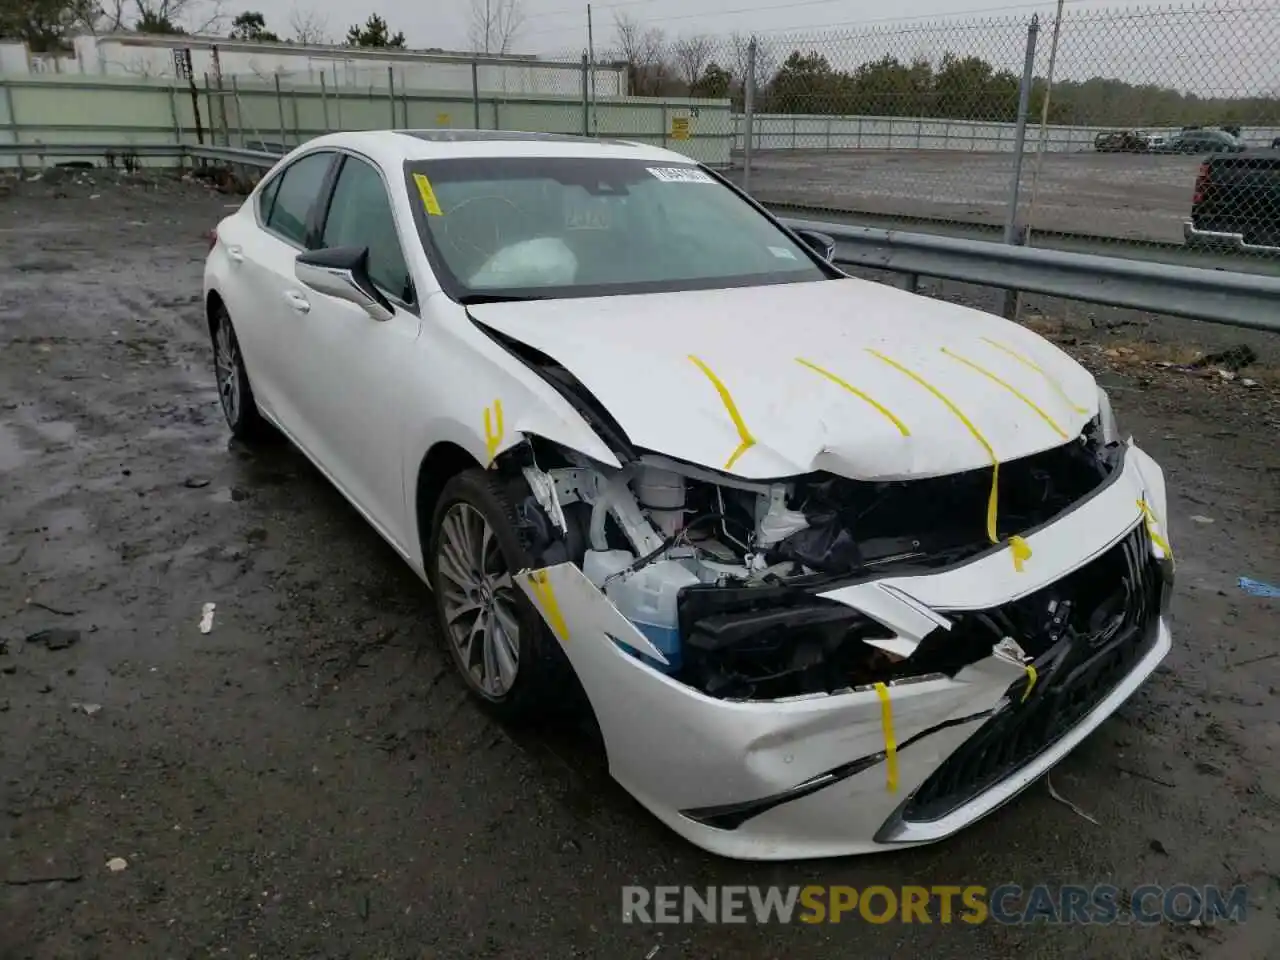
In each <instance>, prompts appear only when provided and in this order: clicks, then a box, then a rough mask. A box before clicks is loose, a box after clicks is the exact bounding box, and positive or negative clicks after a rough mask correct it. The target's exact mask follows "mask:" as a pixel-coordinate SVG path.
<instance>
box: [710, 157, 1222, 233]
mask: <svg viewBox="0 0 1280 960" xmlns="http://www.w3.org/2000/svg"><path fill="white" fill-rule="evenodd" d="M1013 159H1014V158H1013V154H1009V153H961V152H955V151H948V150H844V151H840V150H835V151H831V152H829V153H828V152H824V151H820V150H796V151H792V150H773V151H765V152H763V153H761V154H758V155H756V156H755V157H753V159H752V172H751V192H752V194H753V195H754V196H755V197H756V198H757V199H759V200H762V201H764V202H766V203H769V202H772V203H795V204H803V205H806V206H815V207H829V208H831V209H833V210H852V211H856V212H859V213H875V214H884V215H892V216H907V217H930V218H934V219H940V220H954V221H959V222H961V223H983V224H991V225H1003V224H1004V221H1005V210H1006V208H1007V206H1008V203H1009V182H1010V178H1011V177H1012V176H1013ZM1199 165H1200V158H1199V157H1186V156H1175V155H1159V154H1125V153H1051V154H1046V155H1045V160H1044V166H1043V168H1042V170H1041V171H1040V180H1039V185H1038V186H1037V188H1036V198H1035V209H1034V216H1033V217H1031V219H1030V222H1031V224H1032V226H1033V227H1034V228H1035V229H1038V230H1047V231H1057V232H1064V233H1078V234H1085V235H1089V236H1099V237H1114V238H1116V239H1124V240H1158V241H1164V242H1170V243H1181V242H1182V222H1183V220H1185V219H1186V218H1187V215H1188V214H1189V213H1190V212H1191V192H1192V187H1193V186H1194V184H1195V179H1196V168H1197V167H1199ZM1034 168H1035V158H1034V156H1032V155H1028V156H1027V158H1026V160H1025V162H1024V165H1023V172H1022V187H1023V194H1022V204H1023V209H1024V211H1026V210H1028V208H1029V205H1030V200H1031V180H1032V172H1033V170H1034ZM734 176H735V177H737V178H739V179H740V178H741V171H740V170H739V171H735V173H734ZM1022 222H1024V223H1025V222H1028V217H1027V214H1026V213H1025V212H1024V216H1023V221H1022Z"/></svg>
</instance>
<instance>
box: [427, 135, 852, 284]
mask: <svg viewBox="0 0 1280 960" xmlns="http://www.w3.org/2000/svg"><path fill="white" fill-rule="evenodd" d="M408 173H409V189H410V192H411V196H412V197H413V198H414V200H415V206H417V207H418V208H419V209H418V210H417V211H416V212H417V214H418V215H417V217H416V219H417V222H418V225H419V228H420V229H421V230H422V231H423V238H422V239H423V242H424V244H425V245H426V247H427V252H428V254H429V255H430V256H431V259H432V264H433V266H434V267H435V269H436V271H437V273H438V274H439V275H440V281H441V284H442V286H443V287H444V288H445V290H446V292H448V293H449V294H450V295H451V296H453V297H454V298H455V299H459V300H481V299H491V298H523V297H538V298H556V297H584V296H608V295H611V294H625V293H653V292H663V291H673V290H697V289H710V288H715V287H738V286H755V285H762V284H773V283H788V282H797V281H805V280H822V279H825V278H827V277H828V276H830V275H831V274H829V273H828V272H827V271H825V270H824V269H823V268H822V266H820V262H819V261H817V260H816V259H815V257H814V256H813V255H812V254H810V253H809V252H808V251H806V250H805V249H803V248H802V247H801V246H800V245H799V244H797V243H796V242H794V241H793V240H792V239H791V238H790V237H789V236H788V235H787V234H786V233H784V232H782V230H780V229H779V228H778V227H776V226H774V224H773V223H771V222H770V221H769V220H768V219H767V218H766V217H764V216H762V215H761V214H760V213H759V212H758V211H756V210H755V209H754V208H752V206H751V205H750V204H749V203H747V202H745V201H744V200H743V199H742V198H741V197H740V196H738V194H737V193H735V192H734V191H733V190H732V189H730V188H729V187H727V186H725V185H724V184H723V183H721V182H719V181H718V180H716V179H715V178H714V177H712V176H710V175H709V174H708V173H706V172H705V171H704V170H701V169H699V168H698V167H696V166H692V165H688V164H683V165H677V164H671V163H665V162H661V161H641V160H619V159H609V158H582V157H468V158H465V159H461V158H460V159H451V160H441V161H433V162H424V163H413V164H409V165H408Z"/></svg>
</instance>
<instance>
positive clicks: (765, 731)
mask: <svg viewBox="0 0 1280 960" xmlns="http://www.w3.org/2000/svg"><path fill="white" fill-rule="evenodd" d="M517 579H518V582H519V583H520V585H521V587H522V588H523V589H524V590H525V592H526V594H527V595H528V596H529V598H530V600H531V601H532V602H533V603H534V604H535V605H537V606H538V609H539V610H542V611H543V612H544V615H545V613H546V609H547V608H546V606H545V604H546V599H547V596H548V595H549V594H550V595H553V596H554V601H553V602H554V604H555V606H556V608H557V609H558V610H559V611H560V614H561V615H562V616H563V618H564V620H565V622H566V623H567V624H571V627H570V629H569V631H568V634H567V636H566V637H565V639H564V651H565V653H566V655H567V656H568V658H569V660H570V662H571V663H572V664H573V667H574V670H575V672H576V673H577V674H578V676H579V678H580V679H581V681H582V683H583V686H584V688H585V689H586V691H587V694H588V697H589V698H590V699H591V703H592V707H593V709H594V711H595V714H596V718H597V720H598V722H599V725H600V730H601V733H602V735H603V738H604V741H605V745H606V750H607V752H608V758H609V767H610V771H611V773H612V775H613V776H614V777H615V779H617V780H618V781H619V783H621V784H622V785H623V786H624V787H625V788H626V789H627V790H628V791H630V792H631V793H632V794H633V795H634V796H636V798H637V799H639V800H640V801H641V802H642V803H643V804H644V805H645V806H646V807H648V808H649V809H650V810H651V811H652V812H653V813H654V814H655V815H656V816H658V817H659V818H660V819H662V820H663V821H664V822H665V823H667V824H668V825H669V826H670V827H672V829H674V830H675V831H676V832H678V833H680V834H682V835H683V836H685V837H687V838H688V839H689V840H691V841H692V842H694V843H696V844H697V845H699V846H701V847H703V848H704V849H708V850H712V851H714V852H717V853H721V854H724V855H727V856H734V857H741V858H746V859H790V858H800V857H819V856H837V855H845V854H852V853H865V852H869V851H872V850H875V849H881V848H883V847H884V846H885V845H890V844H898V843H913V842H924V841H927V840H935V839H939V838H940V837H942V836H946V835H948V834H950V833H953V832H955V830H958V829H960V828H961V827H962V826H965V825H967V824H968V823H970V822H972V821H973V820H976V819H978V818H979V817H981V816H983V815H985V814H986V813H987V812H989V811H990V810H992V809H994V808H995V807H996V806H998V805H999V804H1000V803H1003V802H1004V801H1005V800H1007V799H1008V798H1009V797H1010V796H1012V795H1013V794H1014V793H1016V792H1017V791H1018V790H1020V789H1021V788H1022V787H1024V786H1026V784H1027V783H1030V782H1031V780H1033V779H1034V778H1035V777H1036V776H1039V774H1040V773H1041V772H1043V770H1044V769H1047V768H1048V766H1049V765H1051V764H1052V763H1054V762H1056V761H1057V759H1059V758H1060V757H1061V756H1062V755H1064V754H1065V753H1066V752H1067V751H1068V750H1069V749H1070V748H1071V747H1072V746H1074V744H1075V743H1076V742H1078V741H1079V739H1081V738H1083V737H1084V736H1085V735H1086V734H1087V733H1088V732H1089V731H1090V730H1092V729H1093V728H1094V727H1096V726H1097V724H1098V723H1100V722H1101V720H1102V719H1103V718H1105V716H1106V715H1109V713H1110V712H1112V711H1113V710H1114V709H1115V707H1116V706H1117V705H1118V704H1119V702H1121V701H1122V700H1123V699H1124V698H1125V697H1127V696H1128V695H1129V694H1130V693H1131V692H1132V691H1133V689H1135V688H1136V687H1137V685H1138V684H1139V683H1141V681H1142V680H1143V679H1145V677H1146V675H1147V674H1149V673H1150V671H1151V670H1152V669H1154V667H1155V665H1156V663H1158V662H1159V660H1160V658H1162V657H1163V655H1164V653H1165V652H1166V651H1167V649H1168V637H1167V631H1165V630H1164V627H1163V624H1161V625H1160V626H1159V628H1158V630H1159V633H1158V637H1157V638H1156V640H1155V641H1154V642H1153V643H1152V645H1151V646H1150V647H1149V649H1147V650H1146V652H1145V655H1144V656H1143V657H1142V658H1141V659H1140V660H1139V661H1138V662H1137V663H1136V664H1135V665H1134V667H1133V669H1131V670H1130V671H1129V672H1128V673H1127V674H1126V675H1125V676H1124V677H1123V678H1121V680H1120V682H1119V683H1118V684H1117V685H1115V686H1114V687H1112V688H1111V689H1110V690H1109V691H1108V694H1107V697H1108V698H1107V699H1106V700H1104V701H1102V702H1100V703H1099V704H1098V705H1097V706H1096V707H1095V708H1094V709H1093V710H1092V711H1091V712H1089V713H1088V714H1086V715H1085V716H1084V717H1083V718H1082V719H1081V720H1080V722H1079V723H1077V724H1076V725H1075V726H1074V727H1072V729H1071V730H1070V731H1068V732H1067V734H1066V735H1064V736H1063V737H1062V738H1061V739H1059V740H1058V741H1057V742H1055V743H1053V744H1050V745H1048V748H1047V749H1046V750H1045V751H1043V752H1041V753H1039V754H1037V755H1036V756H1035V757H1033V758H1031V760H1030V762H1029V764H1028V765H1027V766H1026V767H1024V768H1020V769H1019V770H1015V771H1012V772H1011V773H1010V774H1009V775H1008V776H1006V777H1005V778H1003V779H1001V780H1000V781H998V782H996V783H994V784H992V785H991V786H990V787H989V788H987V789H986V790H985V791H984V793H983V794H982V795H981V796H979V797H977V798H970V799H969V800H968V801H967V802H966V803H965V804H964V805H962V806H960V807H957V808H955V809H952V810H950V811H948V812H947V813H946V814H945V815H944V816H943V817H942V818H939V819H938V820H936V821H934V822H932V823H930V822H921V823H914V822H912V821H910V820H908V819H906V818H905V817H904V816H903V813H902V810H901V809H900V808H902V807H903V804H904V800H906V799H907V798H909V797H911V796H912V795H913V794H914V793H915V792H916V791H917V790H918V789H919V788H920V786H921V785H922V784H924V783H926V782H927V781H928V779H929V778H930V777H931V775H933V774H934V773H935V772H936V771H937V770H938V769H940V768H941V767H942V765H943V764H944V763H945V762H946V760H947V759H948V757H950V756H952V755H953V754H954V753H955V752H956V751H957V749H958V748H960V747H961V746H962V745H963V744H964V743H965V742H966V741H967V740H968V739H969V738H970V737H971V736H973V735H974V733H975V732H976V731H978V730H980V729H981V728H982V726H983V725H984V724H985V723H989V722H991V718H992V717H994V716H998V715H999V714H1000V712H1001V711H1003V710H1012V709H1016V707H1015V706H1014V705H1013V702H1012V698H1013V692H1016V691H1014V690H1013V688H1016V687H1017V686H1018V685H1019V684H1021V683H1024V682H1025V671H1024V668H1023V667H1022V666H1019V665H1015V664H1013V663H1010V662H1009V661H1008V660H1005V659H1001V658H996V657H988V658H985V659H984V660H982V661H980V662H978V663H975V664H972V665H970V666H968V667H965V668H963V669H962V670H960V671H959V672H958V673H957V674H956V675H955V676H954V677H947V676H930V677H922V678H916V679H912V680H907V681H903V682H900V683H891V684H886V685H885V686H884V689H885V690H886V691H887V698H888V701H889V705H890V706H889V709H890V711H891V727H892V738H893V742H892V743H890V742H888V741H887V738H886V724H885V714H884V709H883V703H882V700H881V696H880V693H879V691H878V690H877V689H875V688H859V689H854V690H847V691H844V692H840V693H835V694H820V695H815V696H808V697H801V698H795V699H789V700H780V701H769V702H738V701H726V700H721V699H717V698H714V697H710V696H707V695H705V694H701V693H699V692H698V691H696V690H694V689H692V688H690V687H688V686H686V685H685V684H682V683H680V682H679V681H677V680H675V679H673V678H671V677H669V676H666V675H664V674H662V673H660V672H658V671H656V670H654V669H653V668H652V667H650V666H649V665H647V664H646V663H644V662H643V661H642V660H640V659H638V658H636V657H634V656H631V655H629V654H628V653H626V652H625V649H624V648H625V647H626V646H630V645H639V644H640V643H641V642H642V639H643V638H641V637H639V636H638V635H637V634H638V631H637V630H636V628H635V627H634V626H633V625H632V624H631V623H630V622H629V621H628V620H627V619H626V618H625V617H623V616H622V615H621V614H620V613H619V612H618V611H617V609H616V608H615V607H614V606H613V605H612V604H611V603H610V602H609V601H608V599H607V598H606V597H605V596H604V595H603V594H602V593H601V592H600V591H599V590H597V589H596V588H595V586H594V585H593V584H592V583H591V582H590V581H589V580H587V578H586V577H585V576H584V575H583V574H582V572H581V571H580V570H578V569H577V568H576V567H575V566H574V565H572V564H568V563H566V564H560V565H558V566H556V567H551V568H548V569H544V570H539V571H526V572H525V573H523V574H522V575H520V576H519V577H518V578H517ZM539 581H541V583H542V584H543V585H544V586H543V588H542V590H541V592H540V591H539V590H538V589H537V588H536V587H535V584H536V583H538V582H539ZM1152 629H1156V628H1155V627H1154V625H1153V627H1152ZM890 750H892V751H893V754H894V756H893V762H892V767H893V768H894V769H893V782H892V783H891V782H890V778H889V767H890V766H891V764H890V762H889V758H888V756H887V754H888V752H889V751H890ZM848 768H853V772H846V770H847V769H848Z"/></svg>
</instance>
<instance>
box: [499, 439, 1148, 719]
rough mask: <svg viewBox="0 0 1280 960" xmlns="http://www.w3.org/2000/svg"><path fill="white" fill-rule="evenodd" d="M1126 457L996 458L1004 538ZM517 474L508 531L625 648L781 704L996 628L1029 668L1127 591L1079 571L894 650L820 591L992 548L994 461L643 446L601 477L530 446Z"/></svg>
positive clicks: (1102, 628)
mask: <svg viewBox="0 0 1280 960" xmlns="http://www.w3.org/2000/svg"><path fill="white" fill-rule="evenodd" d="M1122 457H1123V453H1122V448H1121V447H1119V446H1118V445H1114V444H1111V445H1106V444H1103V443H1102V442H1101V441H1100V438H1099V437H1098V436H1097V432H1096V431H1093V430H1090V431H1086V432H1085V434H1084V435H1082V436H1081V437H1080V438H1079V439H1078V440H1076V441H1074V442H1072V443H1069V444H1065V445H1063V446H1061V447H1057V448H1054V449H1051V450H1047V451H1044V452H1042V453H1040V454H1036V455H1034V456H1031V457H1026V458H1023V459H1022V460H1018V461H1009V462H1006V463H1002V464H1001V465H1000V471H999V486H998V491H997V493H998V501H999V510H998V513H997V517H998V522H999V527H998V533H999V535H1000V537H1007V536H1009V535H1011V534H1015V533H1024V532H1026V531H1029V530H1033V529H1034V528H1036V527H1037V526H1040V525H1042V524H1045V523H1048V522H1050V521H1052V520H1053V519H1054V518H1055V517H1057V516H1058V515H1059V514H1061V513H1062V511H1064V510H1065V509H1067V508H1068V507H1070V506H1071V505H1072V504H1075V503H1077V502H1079V500H1081V499H1082V498H1083V497H1086V496H1088V495H1089V494H1090V493H1091V492H1093V491H1094V490H1096V489H1097V488H1098V487H1099V486H1100V485H1101V484H1102V483H1103V482H1104V481H1105V480H1106V479H1107V477H1108V476H1110V475H1111V474H1112V473H1113V472H1114V471H1115V470H1116V469H1117V467H1118V466H1119V464H1120V462H1121V459H1122ZM515 462H516V461H515V460H512V461H509V462H508V463H509V465H514V464H515ZM502 466H503V468H504V469H508V464H503V465H502ZM511 472H512V474H513V482H514V483H516V484H518V485H519V486H520V487H521V488H523V489H524V490H525V491H526V492H524V493H521V494H520V495H519V496H518V497H516V500H517V503H518V509H517V514H518V518H519V523H520V532H521V536H522V537H523V538H524V540H525V542H526V544H527V545H528V546H529V549H530V552H531V554H532V555H533V556H534V557H535V558H537V560H538V562H539V563H541V564H543V565H550V564H554V563H560V562H564V561H566V560H567V561H571V562H573V563H576V564H578V565H579V566H580V567H582V569H583V572H584V573H585V574H586V576H587V577H588V579H589V580H591V582H592V583H594V584H595V585H596V587H597V588H598V589H600V590H602V591H603V592H604V593H605V595H606V596H607V597H608V598H609V600H610V601H611V602H612V603H613V604H614V606H616V607H617V608H618V610H619V612H621V613H622V614H623V616H625V617H626V618H627V619H628V620H629V621H630V622H631V623H632V624H634V625H635V627H636V629H637V630H638V631H639V632H640V633H641V634H642V635H643V636H644V638H645V639H646V640H647V641H648V644H650V645H651V646H648V647H646V650H645V651H633V652H634V653H636V655H637V656H641V657H642V658H643V659H647V660H648V661H649V662H650V663H651V665H652V666H654V667H656V668H657V669H659V670H662V671H663V672H665V673H668V674H670V675H672V676H674V677H676V678H678V679H680V680H681V681H683V682H685V683H688V684H690V685H692V686H695V687H697V688H698V689H701V690H703V691H704V692H706V693H708V694H711V695H714V696H720V697H726V698H746V699H775V698H778V697H787V696H800V695H805V694H812V693H816V692H822V691H827V692H830V691H834V690H838V689H845V688H851V687H855V686H859V685H863V684H866V683H871V682H877V681H889V680H895V679H901V678H903V677H915V676H920V675H922V674H927V673H945V674H951V675H954V673H955V672H956V671H958V670H959V669H961V668H963V667H964V666H966V665H968V664H970V663H974V662H976V661H977V660H979V659H981V658H983V657H985V656H989V655H991V653H992V651H993V649H995V648H1001V645H1002V644H1004V649H1006V650H1007V648H1008V643H1007V642H1006V641H1007V640H1008V638H1017V640H1018V643H1020V644H1022V646H1023V649H1024V653H1023V654H1022V656H1024V657H1025V658H1027V662H1030V661H1031V660H1033V659H1034V658H1035V657H1037V656H1038V655H1040V654H1041V653H1042V652H1043V651H1044V650H1047V649H1051V648H1056V647H1057V646H1058V645H1059V644H1061V643H1062V642H1065V640H1066V639H1067V638H1069V637H1070V636H1072V635H1073V633H1076V634H1078V633H1081V632H1083V631H1085V630H1088V631H1090V632H1091V633H1094V634H1105V633H1106V631H1107V630H1108V629H1109V627H1108V623H1109V622H1110V621H1108V617H1111V618H1112V619H1113V620H1114V617H1115V616H1118V615H1121V614H1122V612H1123V610H1124V608H1125V605H1126V603H1127V602H1128V597H1129V594H1126V593H1124V592H1123V591H1121V592H1120V593H1119V594H1117V595H1116V596H1114V597H1110V598H1107V599H1105V600H1104V599H1103V598H1099V597H1094V596H1092V594H1090V595H1089V596H1087V597H1083V596H1078V595H1077V594H1079V593H1081V592H1082V591H1081V589H1080V584H1081V583H1083V581H1078V580H1075V579H1071V578H1068V580H1064V581H1062V584H1068V583H1069V584H1071V586H1070V587H1069V588H1068V587H1064V592H1061V593H1059V594H1055V595H1053V596H1049V595H1044V596H1040V595H1037V596H1036V597H1035V598H1034V600H1032V601H1029V605H1028V604H1024V603H1023V602H1022V601H1019V603H1018V604H1013V605H1006V606H1005V607H1001V608H998V609H995V610H992V611H986V612H983V613H970V614H964V615H961V616H958V617H957V618H956V620H955V623H954V624H953V623H951V622H950V621H948V620H947V619H946V618H944V617H939V623H940V626H939V627H938V628H937V629H935V630H933V632H931V633H929V634H928V635H926V636H925V637H924V639H923V640H921V641H920V642H919V643H918V644H916V645H915V646H914V647H911V648H905V647H904V646H903V645H902V644H901V643H900V642H899V641H898V637H897V634H895V633H894V632H893V631H891V630H889V629H888V628H886V627H884V626H883V625H882V624H880V623H878V622H876V621H874V620H872V619H871V618H869V617H867V616H866V615H864V614H862V613H860V612H858V611H857V610H854V609H853V608H851V607H848V606H846V605H843V604H839V603H836V602H834V601H827V600H824V599H822V598H820V597H818V596H816V594H815V592H814V591H815V590H816V589H817V588H819V587H824V586H828V585H830V584H831V583H832V579H833V578H850V577H858V576H869V575H872V574H878V573H885V572H889V571H894V572H899V571H910V570H912V569H934V568H937V567H940V566H944V565H947V564H952V563H956V562H958V561H960V560H963V559H965V558H967V557H970V556H973V555H975V554H977V553H980V552H982V551H984V550H987V549H990V547H991V543H990V540H989V538H988V532H987V529H986V526H985V522H984V521H985V518H986V512H987V511H986V506H987V502H988V498H989V497H990V494H991V482H992V481H991V476H992V475H991V472H990V470H989V469H981V470H973V471H968V472H966V473H962V474H956V475H950V476H946V477H938V478H930V479H921V480H911V481H896V482H865V481H857V480H850V479H847V478H842V477H836V476H832V475H829V474H814V475H810V476H806V477H799V478H795V479H793V480H789V481H787V482H773V483H767V484H759V483H757V484H752V483H750V482H746V481H739V480H736V479H734V480H733V481H732V482H726V483H720V482H716V481H715V480H714V479H713V478H714V477H715V475H714V474H712V473H710V472H709V471H706V470H704V469H702V468H689V469H687V470H685V469H683V465H680V464H676V463H675V462H674V461H670V460H667V459H665V458H660V457H652V456H650V455H644V456H641V457H638V458H637V459H636V460H634V461H632V462H630V463H629V464H628V465H626V466H624V467H623V468H622V469H621V470H612V469H609V468H605V467H601V466H599V465H598V464H594V463H591V462H588V461H586V460H584V459H583V458H582V457H580V456H578V455H575V454H572V453H570V452H558V451H551V450H547V449H545V445H543V446H537V447H536V449H535V444H534V443H533V442H531V443H530V445H529V450H528V456H527V458H526V459H525V460H524V461H523V462H522V463H521V466H520V475H514V474H515V472H514V471H511ZM521 480H523V483H520V481H521ZM1111 582H1112V584H1114V583H1116V582H1118V581H1117V580H1112V581H1111ZM1059 586H1061V584H1060V585H1059ZM1083 592H1085V593H1088V591H1087V590H1086V591H1083ZM1113 608H1114V609H1113ZM1082 610H1084V611H1087V618H1086V621H1083V622H1082V621H1081V619H1080V618H1081V616H1082V615H1083V614H1082V613H1081V611H1082ZM1109 611H1110V612H1109ZM1115 622H1117V623H1118V622H1119V621H1115ZM948 627H951V629H948ZM1116 629H1118V628H1116ZM1029 638H1034V639H1029ZM646 651H648V652H647V653H646ZM653 651H656V652H657V654H658V655H657V656H656V657H655V656H652V652H653ZM908 654H909V655H908Z"/></svg>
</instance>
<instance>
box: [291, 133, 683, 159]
mask: <svg viewBox="0 0 1280 960" xmlns="http://www.w3.org/2000/svg"><path fill="white" fill-rule="evenodd" d="M304 146H305V147H306V148H309V149H315V148H317V147H347V148H349V149H352V150H355V151H358V152H360V153H364V154H366V155H368V156H370V157H372V158H373V159H376V160H379V161H381V162H382V163H383V164H384V165H385V166H388V167H391V166H395V167H398V166H400V164H402V163H404V162H405V161H413V160H443V159H449V158H454V157H581V158H591V157H596V158H600V159H633V160H649V161H656V162H660V163H680V164H689V163H692V162H693V161H691V160H690V158H688V157H686V156H684V155H683V154H680V153H676V152H675V151H674V150H664V149H662V148H661V147H655V146H651V145H649V144H644V143H638V142H635V141H630V140H613V139H595V138H592V137H578V136H571V135H568V134H557V133H522V132H519V131H513V130H360V131H345V132H342V133H331V134H326V135H325V136H321V137H316V138H315V139H314V140H308V141H307V142H306V144H305V145H304Z"/></svg>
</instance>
